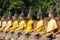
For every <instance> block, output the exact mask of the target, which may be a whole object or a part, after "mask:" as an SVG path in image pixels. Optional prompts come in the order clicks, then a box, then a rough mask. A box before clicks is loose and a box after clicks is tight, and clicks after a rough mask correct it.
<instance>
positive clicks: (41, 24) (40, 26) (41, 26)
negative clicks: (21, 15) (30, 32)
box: [34, 20, 45, 32]
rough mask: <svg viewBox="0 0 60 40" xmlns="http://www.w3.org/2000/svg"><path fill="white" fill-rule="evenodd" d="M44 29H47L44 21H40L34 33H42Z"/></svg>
mask: <svg viewBox="0 0 60 40" xmlns="http://www.w3.org/2000/svg"><path fill="white" fill-rule="evenodd" d="M44 29H45V27H44V24H43V20H40V21H38V22H37V27H36V28H35V30H34V31H36V32H41V31H43V30H44Z"/></svg>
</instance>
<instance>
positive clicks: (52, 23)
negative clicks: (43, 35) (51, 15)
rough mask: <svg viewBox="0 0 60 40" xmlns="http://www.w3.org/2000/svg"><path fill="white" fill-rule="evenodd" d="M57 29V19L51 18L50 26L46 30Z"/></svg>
mask: <svg viewBox="0 0 60 40" xmlns="http://www.w3.org/2000/svg"><path fill="white" fill-rule="evenodd" d="M55 29H57V24H56V21H55V20H54V19H51V20H50V21H49V22H48V26H47V28H46V32H51V31H52V30H55Z"/></svg>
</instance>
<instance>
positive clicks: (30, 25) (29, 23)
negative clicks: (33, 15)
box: [23, 20, 33, 32]
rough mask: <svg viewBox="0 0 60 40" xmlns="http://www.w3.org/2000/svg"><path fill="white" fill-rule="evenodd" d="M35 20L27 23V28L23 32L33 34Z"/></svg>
mask: <svg viewBox="0 0 60 40" xmlns="http://www.w3.org/2000/svg"><path fill="white" fill-rule="evenodd" d="M32 24H33V20H29V21H28V23H27V27H26V28H25V29H24V30H23V32H31V31H32Z"/></svg>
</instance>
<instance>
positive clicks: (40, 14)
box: [37, 7, 43, 19]
mask: <svg viewBox="0 0 60 40" xmlns="http://www.w3.org/2000/svg"><path fill="white" fill-rule="evenodd" d="M42 14H43V13H42V10H41V7H39V11H38V13H37V19H42Z"/></svg>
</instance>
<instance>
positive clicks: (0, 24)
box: [0, 21, 1, 30]
mask: <svg viewBox="0 0 60 40" xmlns="http://www.w3.org/2000/svg"><path fill="white" fill-rule="evenodd" d="M0 30H1V21H0Z"/></svg>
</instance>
